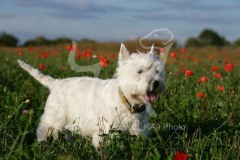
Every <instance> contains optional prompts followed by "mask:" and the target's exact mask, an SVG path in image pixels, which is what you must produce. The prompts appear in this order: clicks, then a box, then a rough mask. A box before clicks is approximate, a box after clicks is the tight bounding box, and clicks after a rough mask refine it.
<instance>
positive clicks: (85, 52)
mask: <svg viewBox="0 0 240 160" xmlns="http://www.w3.org/2000/svg"><path fill="white" fill-rule="evenodd" d="M83 57H86V58H91V50H90V49H87V50H85V51H84V52H83Z"/></svg>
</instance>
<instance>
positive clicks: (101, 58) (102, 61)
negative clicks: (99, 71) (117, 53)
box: [100, 56, 109, 68]
mask: <svg viewBox="0 0 240 160" xmlns="http://www.w3.org/2000/svg"><path fill="white" fill-rule="evenodd" d="M108 63H109V60H108V59H107V58H106V57H105V56H101V57H100V65H101V66H102V67H103V68H104V67H106V66H107V64H108Z"/></svg>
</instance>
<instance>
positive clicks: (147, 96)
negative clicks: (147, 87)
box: [146, 93, 156, 102]
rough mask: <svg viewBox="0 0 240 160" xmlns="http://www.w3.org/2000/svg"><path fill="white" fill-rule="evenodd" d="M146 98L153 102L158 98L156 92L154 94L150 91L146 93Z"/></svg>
mask: <svg viewBox="0 0 240 160" xmlns="http://www.w3.org/2000/svg"><path fill="white" fill-rule="evenodd" d="M146 99H147V101H149V102H152V101H154V100H155V99H156V96H155V95H154V94H152V93H148V94H147V95H146Z"/></svg>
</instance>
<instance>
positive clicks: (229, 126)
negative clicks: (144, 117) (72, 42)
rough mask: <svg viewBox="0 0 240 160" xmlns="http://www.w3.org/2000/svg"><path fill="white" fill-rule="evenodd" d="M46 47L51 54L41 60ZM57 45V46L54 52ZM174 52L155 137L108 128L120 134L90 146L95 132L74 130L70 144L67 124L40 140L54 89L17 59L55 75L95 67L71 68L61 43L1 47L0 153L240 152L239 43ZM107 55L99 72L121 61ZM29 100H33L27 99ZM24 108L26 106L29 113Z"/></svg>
mask: <svg viewBox="0 0 240 160" xmlns="http://www.w3.org/2000/svg"><path fill="white" fill-rule="evenodd" d="M88 47H89V46H88ZM90 47H92V52H93V54H99V53H101V54H104V55H108V54H110V53H112V52H114V53H116V50H109V52H108V51H107V49H106V51H105V50H104V51H103V50H101V49H98V48H97V47H96V46H95V47H94V46H90ZM127 47H128V46H127ZM41 50H42V51H46V52H48V53H49V54H50V56H49V57H48V58H47V59H44V58H39V59H36V58H35V57H36V54H41V52H42V51H41ZM54 51H55V52H56V53H58V54H56V55H55V56H54V55H53V52H54ZM81 51H82V50H81ZM174 51H175V52H176V54H177V57H178V59H177V60H175V59H174V58H172V57H169V58H168V63H167V64H166V81H167V88H166V91H165V93H164V94H163V95H162V96H161V97H160V99H159V100H157V101H156V102H154V104H153V108H154V110H155V112H156V113H157V117H154V118H153V117H150V122H151V124H153V125H152V127H151V132H150V136H149V137H136V136H130V135H127V134H125V133H122V132H119V131H114V130H113V131H112V133H111V134H114V133H115V132H119V134H117V136H115V138H114V139H111V138H110V137H111V135H104V136H103V139H104V141H103V144H102V147H101V148H100V150H99V151H97V150H96V149H95V148H93V147H92V146H91V138H87V139H86V138H82V137H81V136H80V135H77V134H76V135H74V137H75V141H74V142H73V143H71V142H69V141H67V140H66V139H65V131H63V132H62V133H60V136H59V139H58V140H56V141H53V139H51V138H50V139H49V140H48V141H47V142H42V143H37V142H36V134H35V133H36V129H37V125H38V122H39V119H40V116H41V115H42V113H43V109H44V105H45V102H46V98H47V96H48V94H49V91H48V90H47V89H46V88H44V87H43V86H41V85H40V84H39V83H38V82H37V81H35V80H34V79H33V78H32V77H31V76H30V75H28V74H27V73H26V72H25V71H23V70H22V69H21V68H20V67H19V66H18V65H17V63H16V60H17V59H18V58H22V59H24V60H25V61H26V62H27V63H29V64H31V65H33V66H35V67H36V68H39V66H38V65H39V64H40V63H43V64H44V65H45V66H46V69H45V70H44V71H43V73H44V74H49V75H52V76H53V77H56V78H65V77H72V76H83V75H85V76H92V74H91V73H77V72H74V71H72V70H71V69H70V68H69V66H68V63H67V58H68V52H67V51H66V49H64V48H63V47H61V46H60V47H59V46H58V47H57V48H54V47H52V48H48V47H42V48H40V49H38V51H36V50H35V51H33V50H30V49H29V48H28V49H27V48H25V49H23V52H24V55H23V56H22V57H19V55H18V53H17V51H16V50H15V49H12V48H9V49H7V48H0V60H1V63H0V82H1V83H0V139H1V141H0V159H173V158H174V156H175V154H176V151H182V152H184V153H188V154H189V157H190V158H189V159H203V160H205V159H240V115H239V114H240V113H239V111H240V93H239V92H240V85H239V83H240V69H239V67H240V66H239V64H240V54H239V53H240V50H238V49H231V48H226V49H222V50H218V49H215V48H205V49H187V53H180V51H179V49H175V50H174ZM103 52H104V53H103ZM209 56H212V57H213V58H211V57H209ZM116 57H117V56H116ZM194 59H195V61H194ZM196 59H197V60H196ZM109 60H110V64H109V65H108V66H107V67H106V68H103V69H102V70H101V73H100V76H99V77H100V78H103V79H108V78H111V77H112V76H113V74H114V71H115V68H116V61H117V60H116V59H113V58H109ZM96 61H97V60H96V59H93V60H92V59H86V58H85V59H82V60H78V63H79V64H80V65H86V64H92V63H94V62H96ZM226 62H231V63H233V64H234V66H235V67H234V69H233V70H232V71H231V72H225V71H224V69H223V68H224V65H225V63H226ZM183 65H184V67H185V68H186V69H190V70H192V71H194V75H193V76H191V77H186V76H185V75H184V73H182V72H181V66H183ZM212 65H216V66H217V67H218V68H219V71H218V72H220V73H221V74H222V78H220V79H217V78H215V77H214V76H213V71H212V70H211V66H212ZM203 75H205V76H207V77H208V82H207V83H202V84H197V83H196V82H197V80H198V79H199V78H200V77H201V76H203ZM217 85H222V86H224V87H225V91H224V92H220V91H218V90H217ZM198 92H204V93H205V94H206V97H205V98H203V99H200V98H198V97H197V93H198ZM27 99H30V102H29V103H26V102H25V101H26V100H27ZM24 109H26V110H28V113H27V114H25V115H23V114H22V111H23V110H24Z"/></svg>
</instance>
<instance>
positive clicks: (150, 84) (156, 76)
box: [117, 44, 165, 104]
mask: <svg viewBox="0 0 240 160" xmlns="http://www.w3.org/2000/svg"><path fill="white" fill-rule="evenodd" d="M118 63H119V66H118V68H117V80H118V84H119V87H120V88H121V90H122V91H123V93H124V95H125V96H126V98H127V99H128V100H129V99H131V100H132V101H133V103H139V104H142V103H146V101H148V102H152V101H154V100H155V99H157V97H158V95H159V94H160V93H161V92H162V91H163V90H164V88H165V81H164V71H163V70H164V64H163V63H162V62H161V61H160V59H159V56H158V55H157V54H155V53H154V51H153V46H152V48H151V50H150V51H149V52H148V53H132V54H129V52H128V50H127V49H126V47H125V46H124V45H123V44H122V45H121V48H120V51H119V61H118Z"/></svg>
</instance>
